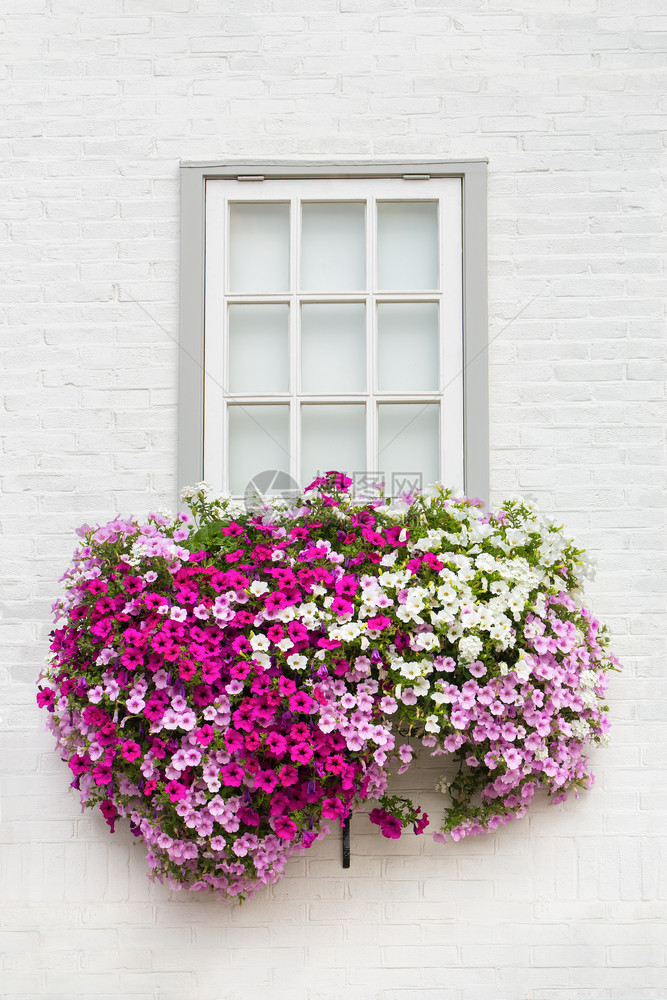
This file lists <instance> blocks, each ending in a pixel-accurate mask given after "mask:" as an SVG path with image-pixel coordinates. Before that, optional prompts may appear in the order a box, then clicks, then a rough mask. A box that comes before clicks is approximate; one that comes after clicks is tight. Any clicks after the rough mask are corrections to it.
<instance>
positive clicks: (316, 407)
mask: <svg viewBox="0 0 667 1000" xmlns="http://www.w3.org/2000/svg"><path fill="white" fill-rule="evenodd" d="M301 442H302V445H301V481H302V485H303V486H304V487H305V486H307V485H308V484H309V483H311V482H312V481H313V479H314V478H315V477H316V476H317V475H318V474H321V473H323V472H328V471H329V470H330V469H336V470H337V471H338V472H346V473H347V474H348V475H351V474H352V473H353V472H358V471H361V470H363V469H365V468H366V407H365V406H364V405H363V403H360V404H354V405H349V404H344V403H341V404H336V403H331V404H320V403H316V404H313V405H309V404H307V403H306V404H304V405H303V406H302V407H301Z"/></svg>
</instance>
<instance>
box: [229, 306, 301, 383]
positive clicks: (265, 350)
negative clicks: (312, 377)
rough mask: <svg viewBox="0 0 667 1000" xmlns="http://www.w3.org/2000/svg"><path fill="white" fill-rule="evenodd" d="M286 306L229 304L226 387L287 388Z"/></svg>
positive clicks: (287, 309)
mask: <svg viewBox="0 0 667 1000" xmlns="http://www.w3.org/2000/svg"><path fill="white" fill-rule="evenodd" d="M288 319H289V308H288V306H283V305H275V306H274V305H247V306H241V305H232V306H230V307H229V391H230V392H247V393H262V392H287V390H288V388H289V347H288V339H287V336H288V329H287V324H288Z"/></svg>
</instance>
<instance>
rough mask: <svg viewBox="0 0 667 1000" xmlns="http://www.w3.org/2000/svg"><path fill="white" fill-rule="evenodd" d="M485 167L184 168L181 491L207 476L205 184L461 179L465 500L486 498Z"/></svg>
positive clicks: (275, 164)
mask: <svg viewBox="0 0 667 1000" xmlns="http://www.w3.org/2000/svg"><path fill="white" fill-rule="evenodd" d="M486 174H487V161H486V160H464V161H443V162H438V163H434V162H431V161H421V162H415V161H408V162H393V163H371V162H369V161H349V162H323V161H305V162H295V161H279V160H275V161H267V160H261V161H248V160H245V161H241V162H238V163H236V162H226V163H202V162H194V163H182V164H181V170H180V179H181V241H180V300H179V331H180V332H179V380H178V489H179V490H180V489H182V488H183V487H184V486H189V485H192V484H194V483H197V482H200V481H201V480H202V478H203V469H204V449H203V444H204V434H203V428H204V275H205V211H206V203H205V196H206V181H207V180H213V179H216V178H222V179H224V178H234V179H237V180H238V179H243V180H245V181H247V183H248V185H249V187H252V184H253V183H258V182H260V181H261V179H263V178H264V177H266V178H267V179H269V178H270V179H272V180H273V179H276V180H277V179H283V178H290V179H299V178H302V179H304V180H308V179H311V178H327V177H329V178H355V177H362V178H380V177H405V176H406V175H408V176H409V177H411V179H414V183H415V184H419V181H420V179H422V178H424V179H426V178H427V177H460V178H461V179H462V182H463V184H462V186H463V206H462V208H463V368H464V370H463V462H464V477H465V491H466V494H467V495H468V496H477V497H481V498H482V499H483V500H485V501H488V499H489V402H488V359H487V346H488V317H487V294H488V293H487V230H486V225H487V222H486V219H487V213H486Z"/></svg>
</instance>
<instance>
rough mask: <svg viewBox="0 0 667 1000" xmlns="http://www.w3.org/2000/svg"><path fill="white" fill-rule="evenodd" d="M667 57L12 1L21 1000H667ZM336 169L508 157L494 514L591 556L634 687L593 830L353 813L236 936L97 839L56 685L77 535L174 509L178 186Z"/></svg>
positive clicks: (500, 264) (444, 18)
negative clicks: (55, 709) (60, 604)
mask: <svg viewBox="0 0 667 1000" xmlns="http://www.w3.org/2000/svg"><path fill="white" fill-rule="evenodd" d="M666 45H667V15H665V12H664V2H663V0H634V2H632V3H630V2H629V0H524V2H523V3H521V4H516V5H515V6H514V7H507V5H506V4H504V3H502V2H501V0H446V2H445V0H152V2H148V0H105V3H104V4H98V5H96V4H90V3H86V2H85V0H4V3H3V4H2V5H1V8H0V47H1V49H2V59H1V60H0V63H2V64H3V68H2V70H1V71H0V87H2V91H3V97H2V112H0V113H1V114H2V119H1V126H0V127H1V130H2V131H1V134H0V153H1V156H0V190H1V192H2V211H1V212H0V230H1V232H2V237H3V239H2V244H1V249H0V254H1V257H2V275H1V278H0V282H1V284H2V294H1V296H0V329H1V331H2V347H3V350H2V369H1V374H0V378H1V379H2V385H3V391H4V404H3V409H2V453H1V458H2V465H1V466H0V487H1V491H2V499H1V530H2V535H1V538H2V563H1V566H2V576H1V579H0V596H1V598H2V601H3V604H4V616H3V620H2V622H1V623H0V624H1V627H2V642H3V654H4V655H3V658H2V664H1V665H0V679H1V681H2V686H3V706H2V714H3V719H4V721H3V724H2V730H1V733H2V735H1V740H2V753H1V755H0V769H1V770H2V773H3V826H2V832H1V850H2V866H3V867H2V887H1V892H0V898H1V899H2V910H1V914H0V953H1V954H2V958H0V991H1V992H0V996H1V997H2V998H4V1000H14V998H22V1000H29V998H36V997H49V998H51V1000H74V998H84V997H85V998H93V997H94V998H96V1000H109V998H121V997H122V998H127V1000H158V998H159V1000H241V998H243V1000H259V998H262V1000H264V998H267V1000H269V998H270V1000H339V998H343V997H344V998H345V1000H421V998H433V1000H664V998H665V997H667V971H666V969H665V957H666V956H665V941H666V934H665V927H666V921H665V916H666V909H667V907H666V898H667V885H666V882H665V871H666V870H667V865H666V863H667V857H666V853H667V852H666V850H665V844H666V841H665V832H664V828H665V820H666V815H665V813H666V804H665V794H664V775H665V763H666V757H667V755H666V752H665V739H664V732H665V730H664V715H665V702H666V700H667V699H666V698H665V695H666V688H667V681H665V632H666V630H667V614H666V608H665V570H666V569H667V559H666V558H665V513H666V506H667V505H666V502H665V451H664V443H665V403H664V399H665V393H664V384H665V382H664V378H665V367H666V360H665V327H664V319H665V305H664V303H665V291H666V287H665V275H664V257H662V256H661V254H664V251H665V238H664V221H663V220H664V215H663V213H664V191H663V186H662V181H663V176H664V164H665V160H664V152H663V151H664V129H665V124H666V114H665V112H666V111H667V107H666V103H665V97H664V94H665V85H666V84H667V60H666V56H665V48H666ZM5 63H6V67H5V65H4V64H5ZM345 156H348V157H353V158H354V157H357V158H358V157H371V158H372V157H377V158H378V159H390V158H392V157H393V158H401V157H412V158H421V157H423V158H429V157H430V158H450V159H455V158H465V157H479V156H487V157H488V158H489V161H490V162H489V173H490V185H489V220H490V222H489V236H490V250H489V254H490V259H489V274H490V333H491V336H492V337H493V338H494V339H493V343H492V346H491V349H490V364H491V404H492V405H491V412H492V418H491V437H492V454H491V463H492V482H493V495H494V498H495V499H496V500H498V499H500V498H501V497H502V496H503V495H504V494H505V493H506V492H514V491H522V492H528V493H530V494H532V495H533V496H534V497H535V498H537V500H538V501H539V503H540V505H541V507H542V509H543V510H544V511H546V512H549V513H551V514H553V515H554V516H559V517H561V518H562V519H563V520H565V521H566V523H567V525H568V527H569V528H570V529H571V531H572V532H573V533H575V534H576V536H577V537H578V538H579V539H580V540H581V541H582V542H583V543H584V544H586V545H587V546H588V547H589V548H591V549H593V550H595V551H596V552H597V553H598V554H599V561H600V569H599V575H598V579H597V582H596V584H595V586H594V588H593V590H592V594H591V597H592V600H593V602H594V606H595V608H596V610H597V611H598V612H599V614H600V616H601V617H602V618H603V619H605V620H606V621H608V623H609V624H610V626H611V627H612V630H613V633H614V635H615V638H616V649H617V652H618V653H619V655H620V656H621V657H622V659H623V660H624V661H625V663H626V664H627V669H626V671H625V673H624V674H623V675H622V676H619V677H617V678H615V679H614V680H613V681H612V686H611V701H612V706H613V718H614V730H613V738H612V744H611V746H610V747H609V749H608V750H607V751H605V752H601V753H599V755H598V759H597V761H596V765H597V766H596V770H597V774H598V784H597V786H596V789H595V790H594V791H593V792H592V793H590V794H588V795H586V796H585V798H583V799H581V800H580V801H579V802H578V803H574V802H571V803H568V804H566V805H565V806H560V807H556V808H551V807H547V806H546V805H542V804H540V805H538V806H536V807H535V808H533V810H532V813H531V816H530V819H529V820H528V821H524V822H523V823H522V824H517V825H516V826H515V827H514V828H508V829H505V830H503V831H502V832H500V833H499V834H498V835H496V836H495V837H489V838H486V839H481V840H478V841H474V842H471V843H465V842H464V843H462V844H460V845H450V846H447V847H445V848H441V847H435V846H434V845H433V844H432V842H431V841H430V840H428V841H427V840H425V839H423V838H422V840H421V841H419V840H415V839H413V838H408V837H405V838H403V839H402V840H401V841H399V842H398V843H394V842H389V841H385V840H383V839H382V838H380V837H379V836H378V835H377V834H376V833H375V832H373V831H372V830H371V827H370V825H369V824H368V822H367V821H366V820H365V819H363V818H362V817H358V818H355V820H354V827H353V865H352V868H351V869H350V871H349V872H344V871H343V870H342V869H341V868H340V865H339V844H338V842H337V839H336V837H331V838H330V839H329V840H328V841H326V842H325V843H323V844H321V845H317V846H316V847H315V848H313V849H312V850H311V851H310V852H309V853H308V856H307V857H306V858H304V859H302V860H297V861H295V862H294V863H293V864H292V865H291V867H290V869H289V874H288V876H287V877H286V878H285V879H284V881H283V882H281V883H280V884H279V885H278V886H276V887H275V888H274V889H272V890H270V891H267V892H265V893H263V894H260V895H259V896H258V897H256V898H255V899H254V900H252V901H251V902H249V903H247V904H246V905H244V906H243V907H242V908H241V909H239V908H232V909H230V908H226V907H224V906H222V905H220V904H218V903H216V902H213V901H210V900H206V899H203V898H199V897H196V896H195V897H193V898H188V897H187V896H185V895H183V894H180V895H179V894H170V893H169V892H167V891H165V890H164V889H162V888H160V887H152V886H151V885H150V884H149V883H148V882H147V880H146V878H145V866H144V862H143V859H142V855H141V850H140V848H139V847H138V846H137V845H136V844H135V843H134V841H133V838H132V837H131V836H130V835H129V834H127V833H125V832H121V833H120V834H118V835H116V837H114V838H111V837H110V836H108V835H107V830H106V827H105V825H104V822H103V820H102V819H101V817H98V816H93V815H88V814H86V815H83V816H82V815H81V814H80V812H79V809H78V806H77V802H76V799H75V795H74V793H70V792H68V790H67V772H66V770H65V768H64V766H63V765H62V764H61V762H60V760H59V759H58V757H57V755H55V754H54V753H53V752H52V745H51V740H50V738H48V737H47V736H46V735H44V734H43V732H42V719H41V718H40V717H39V714H38V711H37V709H36V707H35V706H34V679H35V677H36V675H37V672H38V670H39V667H40V664H41V660H42V657H43V655H44V652H45V648H46V636H47V632H48V629H49V607H50V604H51V602H52V600H53V598H54V594H55V581H56V579H57V577H58V576H60V573H61V572H62V569H63V567H64V564H65V562H66V561H67V559H68V557H69V554H70V552H71V549H72V546H73V534H72V532H73V529H74V527H75V526H77V525H78V524H79V523H80V522H82V521H83V520H86V519H87V520H93V519H99V518H106V517H108V516H109V515H111V514H113V513H114V512H116V511H122V512H125V513H130V512H141V511H145V510H146V509H148V508H149V507H150V506H154V505H155V504H156V503H162V502H167V503H169V502H171V501H172V500H173V496H174V490H175V468H176V454H175V429H176V411H175V399H176V371H177V351H176V347H175V344H174V340H175V338H176V337H177V270H178V267H177V264H178V235H179V218H178V164H179V159H181V158H182V159H187V160H196V159H204V160H206V159H210V160H221V159H226V158H229V157H237V158H240V159H249V158H261V157H267V158H268V157H294V158H298V157H311V158H313V157H321V158H323V159H326V158H334V157H345ZM137 303H139V304H137ZM515 317H516V318H515ZM411 780H412V781H413V782H416V783H417V784H419V783H420V782H421V784H422V785H423V787H424V788H426V789H428V787H430V786H431V784H432V774H430V773H429V768H428V766H426V767H425V768H424V770H423V771H422V772H420V773H418V772H415V774H414V775H413V776H412V778H411ZM426 800H427V801H428V802H429V803H430V804H431V806H432V807H433V808H436V797H435V794H434V793H433V792H430V793H428V792H427V793H426Z"/></svg>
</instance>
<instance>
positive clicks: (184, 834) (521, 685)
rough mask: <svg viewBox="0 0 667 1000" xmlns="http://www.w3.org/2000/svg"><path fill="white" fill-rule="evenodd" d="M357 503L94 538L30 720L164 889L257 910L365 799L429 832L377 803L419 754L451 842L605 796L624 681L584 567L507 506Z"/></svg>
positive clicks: (205, 511) (437, 499) (84, 533)
mask: <svg viewBox="0 0 667 1000" xmlns="http://www.w3.org/2000/svg"><path fill="white" fill-rule="evenodd" d="M350 485H351V481H350V480H349V479H348V478H347V477H345V476H343V475H342V474H340V473H327V475H326V476H324V477H322V478H319V479H317V480H315V482H314V483H312V484H311V486H310V487H308V489H307V490H306V492H305V493H304V495H303V496H301V497H300V498H298V499H297V501H296V502H294V503H292V504H291V505H287V504H279V503H277V502H276V503H274V504H267V506H266V507H265V508H263V509H260V510H255V511H251V512H249V511H245V512H243V513H239V512H238V511H235V510H234V509H233V505H232V504H231V502H230V501H229V500H224V499H216V498H214V497H212V496H211V495H210V493H209V490H208V489H207V488H206V486H205V485H204V484H201V485H200V486H199V487H195V488H194V489H192V490H188V491H185V494H184V499H185V500H186V501H187V502H188V504H189V506H190V509H191V511H192V514H179V515H178V516H177V517H176V518H172V517H169V516H167V515H163V514H161V513H156V514H150V515H149V516H148V517H147V519H146V520H145V521H141V522H140V521H137V520H122V519H120V518H118V519H116V520H114V521H112V522H111V523H109V524H107V525H104V526H102V527H97V528H89V527H88V526H84V528H83V529H81V530H80V535H81V537H82V539H83V544H82V546H81V547H80V548H79V549H78V550H77V552H76V553H75V556H74V561H73V564H72V566H71V568H70V569H69V570H68V571H67V573H66V574H65V576H64V578H63V580H64V583H65V594H64V596H63V598H62V599H61V600H59V601H58V602H57V603H56V605H55V606H54V610H55V612H56V627H55V630H54V632H53V633H52V640H53V641H52V645H51V650H52V655H51V658H50V662H49V664H48V666H47V668H46V670H45V671H44V674H43V676H42V678H41V679H40V681H41V683H40V691H39V693H38V695H37V700H38V703H39V704H40V706H43V707H45V708H46V709H47V710H48V712H49V725H50V728H51V729H52V731H53V733H54V734H55V736H56V739H57V742H58V744H59V746H60V748H61V749H62V751H63V752H64V754H65V758H66V760H67V761H68V764H69V767H70V769H71V771H72V772H73V776H74V780H73V782H72V784H73V785H74V786H75V787H76V788H77V789H79V791H80V794H81V800H82V803H83V804H84V805H87V806H93V805H96V804H97V805H99V807H100V809H101V810H102V813H103V814H104V816H105V818H106V820H107V822H108V824H109V825H110V827H111V829H112V831H113V829H114V823H115V821H116V819H117V818H118V817H127V818H129V821H130V827H131V829H132V831H133V832H134V833H135V835H136V836H138V837H140V838H141V839H142V840H143V841H144V842H145V844H146V846H147V849H148V855H147V857H148V863H149V866H150V868H151V870H152V873H153V876H154V877H156V878H158V879H161V880H165V881H166V882H167V883H168V884H169V885H172V886H185V887H187V888H189V889H193V890H205V889H210V890H214V891H215V892H217V893H218V894H219V895H221V896H222V897H224V898H234V897H240V898H245V897H247V896H250V895H251V894H252V893H253V892H254V891H255V890H256V889H257V888H258V887H260V886H262V885H266V884H270V883H272V882H275V881H277V880H278V879H279V878H280V876H281V874H282V873H283V870H284V867H285V863H286V862H287V860H288V858H289V857H290V856H291V855H292V854H294V853H295V852H299V851H303V850H305V849H306V848H308V847H309V846H310V845H311V844H312V843H313V842H314V841H315V840H317V839H319V838H320V837H322V836H324V835H325V833H326V832H327V830H328V823H329V822H330V821H339V822H342V821H343V820H345V819H346V818H347V817H348V816H349V815H350V813H351V812H352V810H353V809H355V808H357V807H359V806H361V804H363V803H365V802H371V803H375V804H374V806H373V808H372V809H371V811H370V819H371V821H372V822H374V823H376V824H378V825H379V827H380V829H381V832H382V834H383V835H384V836H386V837H391V838H396V837H399V836H400V835H401V833H402V832H403V830H404V829H405V828H406V827H412V828H413V829H414V831H415V832H417V833H421V832H422V831H423V830H424V829H425V828H426V827H427V825H428V822H429V821H428V818H427V817H426V815H425V814H424V813H423V811H422V810H421V808H420V807H419V806H418V805H414V804H413V803H412V802H411V801H410V800H408V799H406V798H401V797H399V796H395V795H390V794H389V792H388V791H387V787H388V774H389V771H390V769H391V768H393V767H396V768H397V769H398V771H399V773H402V772H404V771H405V770H407V769H408V767H409V766H410V764H411V762H412V759H413V747H414V745H415V741H416V742H417V744H421V746H423V747H425V748H427V750H428V751H430V753H431V754H434V755H447V756H452V757H453V758H454V760H455V761H456V762H457V764H458V772H457V774H456V777H455V778H454V779H453V781H451V782H449V783H447V782H445V781H444V779H443V781H441V782H440V783H439V787H440V789H441V790H442V791H444V792H446V793H447V794H448V796H449V800H448V804H447V805H446V807H445V809H444V822H443V823H442V826H441V828H440V829H439V830H437V831H436V832H435V833H434V834H433V836H434V838H435V839H439V840H444V839H446V836H447V834H449V835H450V836H451V837H452V839H454V840H458V839H460V838H462V837H465V836H469V835H474V834H478V833H482V832H485V831H489V830H494V829H495V828H497V827H498V826H499V825H501V824H504V823H506V822H507V821H508V820H510V819H516V818H519V817H521V816H522V815H524V813H525V812H526V809H527V807H528V805H529V803H530V802H531V799H532V798H533V796H534V794H535V793H536V791H537V790H538V789H540V788H542V789H546V791H547V792H548V794H549V795H551V796H552V798H553V801H555V802H557V801H561V800H563V799H564V798H566V796H567V794H568V792H569V791H570V790H572V789H574V790H575V792H576V791H577V789H579V788H585V787H588V786H589V785H590V784H591V782H592V775H591V773H590V770H589V764H588V758H587V748H588V746H589V745H591V744H596V743H600V742H603V741H604V739H605V734H606V732H607V730H608V727H609V723H608V718H607V714H606V713H607V707H606V706H605V705H604V704H603V703H602V698H603V695H604V692H605V688H606V684H607V677H606V674H607V672H608V671H609V670H610V669H613V668H615V667H616V666H617V661H616V659H615V657H614V656H613V655H612V654H611V653H610V651H609V640H608V636H607V633H606V630H605V629H604V628H603V627H601V626H600V625H599V623H598V621H597V620H596V619H595V618H594V617H593V615H592V614H591V613H590V612H589V611H588V610H587V609H586V608H585V607H584V606H583V605H582V604H581V600H580V594H579V590H580V586H581V583H582V580H583V578H584V576H585V575H586V571H587V563H586V561H585V559H584V554H583V552H582V551H581V550H579V549H577V548H576V547H575V546H574V545H573V544H572V543H571V542H570V541H568V540H567V539H566V538H565V536H564V535H563V533H562V531H561V529H560V528H557V527H556V526H554V525H550V524H547V523H546V522H544V521H543V520H541V519H540V518H539V517H538V516H537V515H536V514H535V512H534V511H533V510H532V509H531V508H529V507H527V506H526V505H524V504H522V503H519V502H516V501H511V502H507V503H505V504H504V505H503V507H502V509H501V510H499V511H498V513H497V514H491V513H486V512H484V511H483V509H482V505H481V503H480V502H478V501H474V500H467V499H457V498H455V497H454V496H453V495H452V494H451V492H449V491H446V490H444V489H442V488H436V489H435V491H434V492H433V494H432V495H419V496H417V497H414V496H413V497H408V498H406V499H405V500H403V501H398V502H394V503H391V504H390V503H388V502H385V501H384V500H383V499H382V498H376V499H374V500H370V501H363V500H358V499H355V498H354V497H353V496H351V495H350V493H349V487H350Z"/></svg>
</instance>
